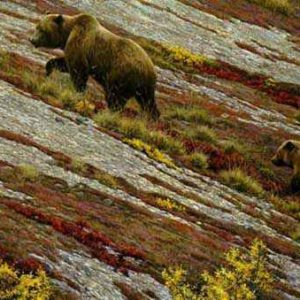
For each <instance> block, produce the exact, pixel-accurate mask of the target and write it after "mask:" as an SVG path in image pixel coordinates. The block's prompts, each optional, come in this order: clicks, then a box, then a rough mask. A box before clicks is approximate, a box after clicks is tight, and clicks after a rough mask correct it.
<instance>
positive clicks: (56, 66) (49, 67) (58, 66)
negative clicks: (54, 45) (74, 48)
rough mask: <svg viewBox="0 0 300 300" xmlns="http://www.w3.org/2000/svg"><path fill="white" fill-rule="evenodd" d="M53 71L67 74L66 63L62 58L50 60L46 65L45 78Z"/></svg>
mask: <svg viewBox="0 0 300 300" xmlns="http://www.w3.org/2000/svg"><path fill="white" fill-rule="evenodd" d="M54 70H59V71H60V72H64V73H68V72H69V70H68V67H67V63H66V61H65V58H64V57H57V58H52V59H50V60H48V61H47V63H46V76H49V75H50V74H51V73H52V72H53V71H54Z"/></svg>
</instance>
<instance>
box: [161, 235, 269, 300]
mask: <svg viewBox="0 0 300 300" xmlns="http://www.w3.org/2000/svg"><path fill="white" fill-rule="evenodd" d="M225 260H226V262H227V267H221V268H219V269H218V270H217V271H216V272H215V273H214V274H212V275H211V274H209V273H208V272H204V273H203V274H202V275H201V278H202V280H203V282H204V284H203V286H202V289H201V292H200V293H196V292H195V291H193V289H192V288H191V286H190V285H189V284H187V283H186V281H185V275H186V273H185V271H184V270H183V269H182V268H181V267H177V268H170V269H168V270H165V271H164V272H163V273H162V276H163V279H164V280H165V284H166V286H167V287H168V288H169V289H170V291H171V294H172V296H173V298H174V299H176V300H186V299H193V300H198V299H199V300H200V299H201V300H231V299H236V300H254V299H257V298H258V297H260V296H262V295H266V294H268V293H269V292H270V291H271V289H272V285H273V279H272V276H271V274H270V273H269V272H268V270H267V269H266V246H265V245H264V244H263V242H261V241H259V240H255V241H254V242H253V244H252V246H251V248H250V251H249V252H247V253H246V254H243V253H242V252H241V251H240V250H239V249H237V248H233V249H231V250H230V251H229V252H228V253H227V254H226V257H225Z"/></svg>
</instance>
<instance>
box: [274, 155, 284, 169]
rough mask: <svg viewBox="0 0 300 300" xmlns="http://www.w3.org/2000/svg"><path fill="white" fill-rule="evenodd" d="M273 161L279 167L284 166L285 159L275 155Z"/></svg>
mask: <svg viewBox="0 0 300 300" xmlns="http://www.w3.org/2000/svg"><path fill="white" fill-rule="evenodd" d="M271 162H272V164H273V165H275V166H277V167H280V166H284V165H285V164H284V161H283V160H282V159H278V158H277V157H273V158H272V159H271Z"/></svg>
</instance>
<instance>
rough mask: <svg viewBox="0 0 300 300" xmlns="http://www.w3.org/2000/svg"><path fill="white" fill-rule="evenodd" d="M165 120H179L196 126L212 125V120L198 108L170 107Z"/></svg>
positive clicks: (205, 112)
mask: <svg viewBox="0 0 300 300" xmlns="http://www.w3.org/2000/svg"><path fill="white" fill-rule="evenodd" d="M164 119H166V120H173V119H177V120H181V121H186V122H191V123H197V124H212V123H213V121H212V118H211V116H209V114H208V112H207V111H206V110H204V109H201V108H199V107H198V106H175V107H170V108H169V109H168V111H167V112H166V113H165V115H164Z"/></svg>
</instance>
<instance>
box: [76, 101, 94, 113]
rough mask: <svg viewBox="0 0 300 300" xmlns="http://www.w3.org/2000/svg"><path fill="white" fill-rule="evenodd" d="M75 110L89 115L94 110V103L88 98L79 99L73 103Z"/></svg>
mask: <svg viewBox="0 0 300 300" xmlns="http://www.w3.org/2000/svg"><path fill="white" fill-rule="evenodd" d="M75 111H77V112H79V113H83V114H85V115H90V114H92V113H93V112H94V111H95V104H94V103H91V102H89V101H88V100H81V101H79V102H77V103H76V104H75Z"/></svg>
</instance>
